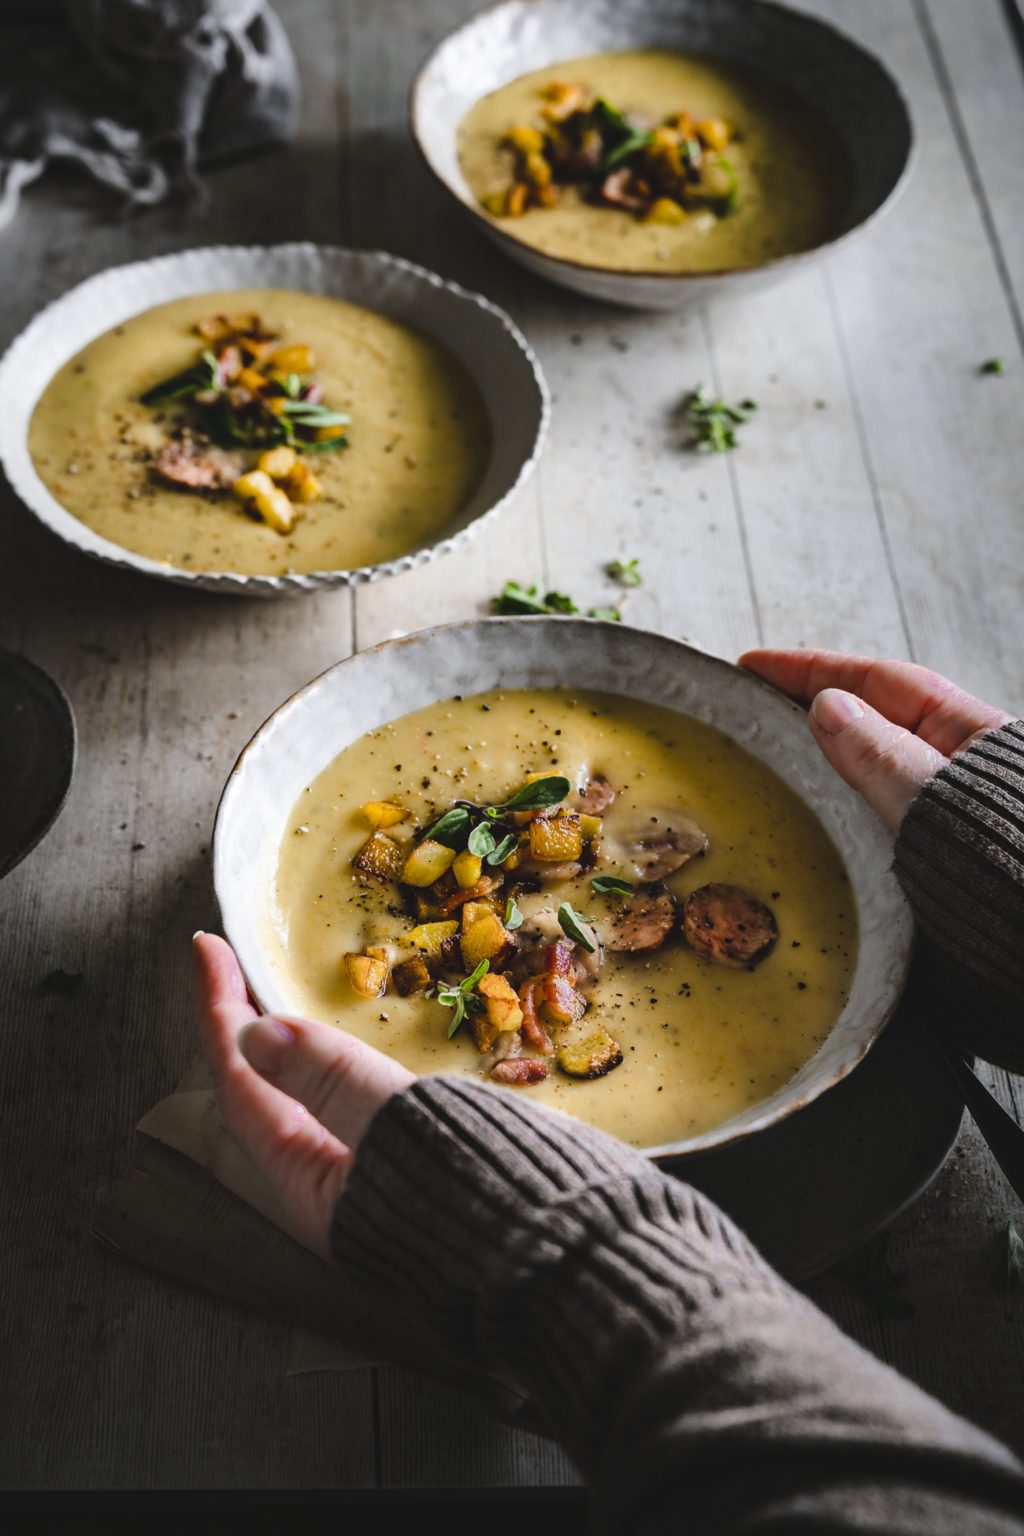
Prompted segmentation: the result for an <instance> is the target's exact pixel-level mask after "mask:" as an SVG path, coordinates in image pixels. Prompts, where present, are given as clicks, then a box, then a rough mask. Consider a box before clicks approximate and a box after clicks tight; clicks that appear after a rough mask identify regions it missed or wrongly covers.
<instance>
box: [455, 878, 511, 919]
mask: <svg viewBox="0 0 1024 1536" xmlns="http://www.w3.org/2000/svg"><path fill="white" fill-rule="evenodd" d="M500 884H501V877H500V876H499V877H498V878H497V879H495V878H494V877H492V876H491V875H484V876H483V877H482V878H481V879H480V880H478V881H477V883H476V885H471V886H470V887H469V888H468V890H462V889H461V888H457V889H456V890H454V891H452V893H451V895H449V896H445V897H444V899H443V900H442V901H441V904H440V905H441V911H442V912H443V913H445V915H446V916H447V915H448V913H450V912H454V911H456V909H457V908H458V907H461V906H462V904H463V903H464V902H467V901H479V900H480V899H481V897H483V896H490V894H491V892H492V891H496V890H497V889H498V886H499V885H500Z"/></svg>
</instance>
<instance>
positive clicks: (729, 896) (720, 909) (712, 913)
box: [683, 885, 779, 971]
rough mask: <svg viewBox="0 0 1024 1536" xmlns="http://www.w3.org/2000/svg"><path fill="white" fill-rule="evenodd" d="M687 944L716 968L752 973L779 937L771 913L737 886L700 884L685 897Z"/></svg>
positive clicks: (684, 930) (684, 924) (684, 931)
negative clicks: (724, 966)
mask: <svg viewBox="0 0 1024 1536" xmlns="http://www.w3.org/2000/svg"><path fill="white" fill-rule="evenodd" d="M683 933H684V934H685V936H686V941H687V943H688V944H689V945H690V946H691V947H692V948H693V949H695V950H696V951H697V953H698V954H699V955H703V956H704V957H705V959H707V960H713V961H714V962H715V964H716V965H727V966H730V967H731V968H732V969H733V970H734V971H743V970H747V971H752V970H753V969H754V966H755V965H757V963H758V961H760V960H763V959H764V957H765V955H766V954H767V953H768V951H769V950H770V949H771V947H772V945H773V944H774V943H775V940H776V939H777V938H778V936H779V929H778V924H777V923H776V921H775V916H774V913H773V912H772V911H771V909H770V908H769V907H766V906H765V904H764V902H763V901H758V899H757V897H756V896H751V894H750V892H749V891H745V890H744V889H743V887H742V886H740V885H702V886H701V887H700V889H699V890H697V891H693V892H692V893H691V894H690V895H689V896H687V898H686V902H685V905H684V906H683Z"/></svg>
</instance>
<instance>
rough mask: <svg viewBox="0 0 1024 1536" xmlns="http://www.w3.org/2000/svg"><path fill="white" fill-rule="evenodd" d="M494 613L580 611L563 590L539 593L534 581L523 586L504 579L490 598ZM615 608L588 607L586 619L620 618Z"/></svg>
mask: <svg viewBox="0 0 1024 1536" xmlns="http://www.w3.org/2000/svg"><path fill="white" fill-rule="evenodd" d="M491 609H492V610H493V612H494V613H505V614H509V613H515V614H520V613H580V612H582V610H581V608H580V607H579V605H578V604H577V603H576V602H574V601H573V599H572V598H571V597H569V596H568V594H567V593H565V592H545V593H543V594H542V593H541V591H540V588H539V587H538V586H537V584H536V582H534V584H533V586H531V587H524V586H523V585H522V583H521V582H518V581H506V583H505V585H504V587H503V588H502V590H501V591H500V592H499V593H498V595H497V597H492V598H491ZM621 617H622V615H621V614H620V613H619V611H618V609H617V608H590V609H588V611H587V618H588V619H616V620H617V619H621Z"/></svg>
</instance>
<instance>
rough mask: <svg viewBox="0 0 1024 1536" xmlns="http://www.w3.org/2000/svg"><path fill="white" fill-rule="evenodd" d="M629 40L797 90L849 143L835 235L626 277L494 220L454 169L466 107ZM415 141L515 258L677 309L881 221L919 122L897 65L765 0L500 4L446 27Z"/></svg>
mask: <svg viewBox="0 0 1024 1536" xmlns="http://www.w3.org/2000/svg"><path fill="white" fill-rule="evenodd" d="M627 48H662V49H666V50H669V51H673V50H674V51H676V52H686V53H702V54H710V55H714V56H717V57H719V58H723V59H726V60H728V61H729V62H730V63H732V64H739V65H745V66H746V67H748V68H750V69H752V70H756V71H757V72H759V73H760V74H763V75H766V76H768V77H769V78H772V79H775V80H777V81H779V82H780V83H782V84H783V85H786V86H788V87H789V88H790V89H791V90H795V91H796V92H797V93H798V94H799V95H800V96H801V97H803V99H804V100H805V101H806V102H808V103H809V104H810V106H812V107H813V108H815V110H816V111H817V112H819V113H820V114H821V116H823V117H824V118H825V120H826V121H827V122H828V123H830V124H831V126H832V128H833V129H834V130H835V131H836V133H837V134H838V135H839V138H840V140H841V141H842V142H843V143H844V144H845V146H846V149H847V151H848V153H849V155H850V159H851V161H852V163H853V166H854V171H855V186H854V192H853V196H852V198H851V202H850V207H849V210H848V212H847V217H846V221H845V224H844V227H843V229H842V231H841V232H840V234H839V235H838V236H837V237H836V238H834V239H832V240H830V241H827V242H826V243H824V244H823V245H820V246H816V247H815V248H814V249H813V250H810V251H800V252H796V253H795V254H793V255H790V256H780V257H776V258H774V259H772V260H770V261H765V262H762V263H760V265H758V266H754V267H745V268H742V269H730V270H728V271H721V272H693V273H686V272H683V273H680V272H671V273H666V272H657V271H645V272H622V271H617V270H613V269H611V268H606V267H598V266H590V265H585V264H584V263H582V262H578V261H571V260H568V259H566V258H563V257H557V256H549V255H547V254H545V253H544V252H542V251H538V250H534V249H533V248H532V247H530V246H528V245H525V244H524V243H523V242H522V241H521V240H517V239H516V237H515V233H514V230H513V225H514V222H515V221H514V220H512V221H509V220H505V221H504V222H503V221H500V220H496V219H492V218H491V217H490V216H489V215H488V214H487V213H485V212H484V210H483V209H482V208H481V207H480V206H479V204H478V203H477V201H476V199H475V198H474V197H473V194H472V193H471V192H470V190H469V187H468V186H467V184H466V180H465V177H464V176H463V174H462V171H461V170H460V168H459V162H458V155H457V151H456V133H457V130H458V126H459V124H460V122H461V121H462V119H463V118H464V117H465V115H466V113H467V112H468V111H469V109H470V107H472V106H473V105H474V103H475V102H477V101H479V100H480V98H481V96H487V95H489V94H490V93H491V92H492V91H496V90H497V89H498V88H499V86H502V85H507V84H508V83H509V81H511V80H515V79H518V77H519V76H520V75H524V74H527V73H529V72H530V71H531V70H534V69H543V68H544V67H545V66H547V65H549V64H556V63H558V62H559V61H560V60H563V59H573V58H580V57H583V56H585V55H587V54H592V53H610V52H614V51H616V50H621V49H627ZM410 118H411V125H412V132H413V137H414V138H415V140H416V142H417V144H418V145H419V147H420V149H421V151H422V153H423V156H424V158H425V160H426V162H427V165H428V166H429V168H430V170H431V171H433V173H434V175H435V176H436V177H437V179H438V181H439V182H440V183H441V185H442V186H443V187H444V188H445V190H446V191H448V192H449V193H451V195H452V196H453V197H454V198H455V199H456V201H457V202H458V203H459V205H460V207H461V208H463V209H464V211H465V212H466V213H468V214H469V215H470V216H471V217H472V218H473V219H474V220H475V221H476V223H477V224H478V225H479V226H480V228H482V229H483V230H484V231H485V232H486V234H487V235H489V236H490V238H491V239H492V240H494V241H496V242H497V243H498V245H500V246H501V249H502V250H503V251H504V252H505V254H506V255H507V256H511V257H512V258H513V259H514V260H515V261H518V262H521V263H522V265H523V266H525V267H529V268H530V270H531V271H533V272H537V273H539V274H540V276H541V277H547V278H550V279H551V280H552V281H553V282H556V283H561V284H562V285H563V286H564V287H566V288H572V289H575V290H577V291H578V292H580V293H585V294H588V295H589V296H590V297H591V298H595V299H604V300H606V301H607V302H609V303H611V304H628V305H632V306H633V307H635V308H639V309H678V308H681V307H682V306H683V305H685V304H688V303H690V302H692V301H694V300H703V299H706V298H707V297H708V296H709V295H710V294H712V293H718V292H722V293H740V292H743V291H745V290H746V289H749V288H751V287H755V286H763V285H764V284H766V283H768V282H774V281H776V280H777V279H779V278H781V277H785V276H786V275H788V274H789V273H792V272H797V271H800V270H801V269H802V268H803V267H804V266H805V265H806V264H807V263H808V262H809V261H812V260H814V259H815V258H817V257H819V256H821V255H822V254H823V253H824V252H826V251H831V250H834V249H835V247H836V246H837V245H839V244H841V243H842V242H844V241H846V240H848V239H850V238H851V236H852V235H854V234H855V233H858V232H860V231H861V230H863V229H865V228H866V227H867V226H868V225H869V224H871V223H873V222H874V220H875V219H876V218H877V217H878V215H879V214H880V213H881V212H882V210H883V209H884V208H886V207H887V206H889V205H890V204H891V203H892V201H893V199H894V198H895V196H896V194H897V192H898V191H899V190H900V189H901V187H902V186H903V184H904V182H905V180H906V177H907V174H908V171H909V167H910V160H911V151H912V147H913V128H912V125H911V120H910V112H909V109H908V107H907V104H906V101H905V100H904V97H903V95H902V93H901V92H900V89H899V87H898V86H897V84H896V82H895V81H894V80H893V78H892V76H891V75H890V74H889V72H888V70H886V69H885V67H884V66H883V65H882V64H881V63H880V62H879V60H878V59H876V58H874V57H873V55H871V54H870V53H867V52H866V51H865V50H864V49H863V48H861V47H860V46H859V44H857V43H855V42H853V41H852V40H851V39H850V38H848V37H846V36H845V35H844V34H843V33H842V32H839V31H837V30H836V29H835V28H834V27H831V26H829V25H828V24H827V23H826V22H822V21H818V20H817V19H816V18H815V17H813V16H808V15H806V14H805V13H803V12H801V11H793V10H790V9H789V8H788V7H786V6H784V5H777V4H773V3H770V0H586V3H585V4H581V3H580V0H505V3H504V4H500V5H495V6H493V7H491V8H490V9H489V10H486V11H483V12H482V13H481V14H480V15H478V16H474V17H472V18H471V19H470V20H469V21H467V22H466V23H464V25H462V26H461V27H458V28H457V29H456V30H455V31H454V32H451V33H450V34H449V35H448V36H447V37H446V38H444V39H443V41H442V42H441V43H440V44H439V45H438V46H437V48H435V49H434V51H433V53H431V55H430V56H429V58H428V59H427V60H426V62H425V64H424V65H423V66H422V68H421V69H420V71H419V74H418V75H417V77H416V79H415V81H414V83H413V87H412V95H411V98H410Z"/></svg>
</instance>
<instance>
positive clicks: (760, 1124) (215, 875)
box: [210, 614, 916, 1164]
mask: <svg viewBox="0 0 1024 1536" xmlns="http://www.w3.org/2000/svg"><path fill="white" fill-rule="evenodd" d="M607 622H608V621H607V620H603V619H591V618H586V617H584V616H582V615H579V616H577V615H568V614H565V615H563V614H516V615H502V616H497V615H490V616H485V617H480V618H471V619H460V620H454V621H452V622H449V623H446V624H435V625H430V626H428V627H427V628H425V629H419V630H413V631H410V632H409V633H407V634H401V635H393V636H391V637H390V638H388V639H386V640H381V641H379V642H378V643H377V644H376V645H373V646H368V647H367V648H366V649H365V650H361V651H353V652H352V653H351V655H349V656H345V657H343V658H342V660H340V661H335V662H332V663H331V665H330V666H327V667H325V668H324V669H323V671H322V672H318V673H317V675H316V676H315V677H312V678H310V679H309V681H308V682H306V683H303V684H302V686H301V687H299V688H297V689H295V691H294V692H293V693H291V694H289V695H288V697H287V698H285V699H283V700H282V701H281V703H280V704H278V705H277V706H276V708H274V709H273V710H272V711H271V713H270V714H269V715H268V716H267V717H266V719H265V720H264V721H263V722H262V724H261V725H260V726H258V727H257V729H256V730H255V731H254V732H253V734H252V736H251V737H250V738H249V740H248V741H247V742H246V744H245V746H244V747H243V748H242V750H241V751H240V752H239V754H238V756H237V758H236V759H235V762H234V764H233V766H232V768H231V770H230V772H229V774H228V776H227V779H226V780H225V782H224V787H223V789H222V790H221V793H220V796H219V798H218V801H217V808H216V811H215V813H214V822H213V832H212V836H211V840H210V853H211V865H212V881H211V883H212V886H213V896H214V902H215V905H216V908H217V915H218V918H219V921H220V925H221V931H222V932H223V933H224V936H225V938H226V939H227V941H228V943H229V944H231V945H232V948H235V946H234V943H233V940H232V936H231V931H230V930H231V928H232V926H233V924H232V921H231V911H232V908H233V907H234V906H235V900H234V898H232V897H228V898H225V897H224V894H223V891H224V886H225V883H226V882H225V880H224V875H223V871H224V852H223V849H224V838H225V836H226V835H227V834H226V832H225V817H226V814H227V813H228V812H230V810H231V805H232V801H233V800H234V798H235V796H236V795H237V794H239V793H241V789H240V786H241V784H242V782H243V780H242V774H243V773H244V772H245V770H246V768H247V765H248V759H249V757H250V756H251V755H253V754H254V753H255V751H256V750H257V748H258V747H259V746H260V745H261V744H262V742H263V741H264V739H265V738H266V737H267V735H268V734H269V733H270V732H271V731H276V729H277V727H278V722H279V721H280V720H281V719H282V718H283V717H284V716H285V715H286V714H287V713H289V712H290V711H291V710H293V709H294V708H296V707H297V706H298V704H299V703H300V701H301V700H303V699H304V698H305V697H306V696H307V695H308V694H310V693H312V691H313V690H314V689H316V688H318V687H319V686H320V685H321V684H322V683H323V682H324V680H325V679H326V678H327V677H328V676H330V675H332V674H333V673H335V672H337V671H339V669H341V668H343V667H345V666H347V665H348V664H349V663H350V662H354V661H357V660H361V659H362V658H364V657H368V656H375V655H380V654H381V653H383V652H386V651H391V650H394V651H397V652H399V653H400V652H401V648H402V647H403V646H405V645H408V644H409V643H410V642H413V641H422V640H425V639H427V638H428V637H432V636H434V635H440V634H452V635H454V634H456V633H458V632H459V631H466V630H468V631H473V630H475V629H478V628H479V627H480V626H483V625H486V626H487V627H489V628H490V627H497V626H501V627H505V628H507V629H508V630H509V631H510V634H511V633H514V631H515V629H516V628H518V627H519V626H520V625H523V624H532V625H538V624H541V625H575V626H578V627H587V628H596V627H598V626H600V627H602V628H603V627H605V626H606V625H607ZM615 629H616V632H617V633H619V634H624V635H625V634H628V635H633V636H636V637H638V639H639V640H642V641H643V642H645V643H647V644H649V643H651V642H652V641H655V642H657V643H659V644H663V645H665V646H668V647H671V648H673V649H675V650H677V651H679V652H681V653H693V654H695V655H697V656H699V657H701V659H702V662H706V663H710V664H711V665H712V667H713V669H714V670H716V671H720V672H722V673H736V672H741V673H742V674H743V676H744V677H745V678H746V679H747V680H748V682H749V683H750V685H751V686H752V687H754V688H756V689H758V690H759V691H760V692H762V694H766V695H770V697H771V698H772V700H773V707H777V706H778V705H780V704H781V705H782V706H783V707H786V708H788V709H789V711H790V713H791V714H793V715H794V716H801V717H802V716H804V715H805V713H806V712H805V711H804V710H803V709H802V708H801V707H800V705H798V704H797V703H795V702H794V701H793V700H792V699H790V698H788V696H787V695H786V694H784V693H782V692H781V691H780V690H779V689H777V688H774V687H773V686H772V685H771V684H770V683H766V682H765V681H764V680H763V679H762V678H759V677H757V676H755V674H754V673H750V672H746V671H745V670H744V669H743V668H740V667H738V666H737V665H736V664H735V663H734V662H731V661H727V660H726V659H725V658H724V657H722V656H717V655H715V653H714V652H712V651H708V650H705V649H704V648H703V647H702V646H699V645H694V644H692V642H689V641H683V640H677V639H675V638H674V637H673V636H671V635H663V634H659V633H657V632H656V631H654V630H645V629H638V628H637V627H636V626H634V625H626V624H618V623H617V624H616V625H615ZM610 691H611V692H615V691H616V690H615V689H614V688H613V689H611V690H610ZM395 718H401V717H400V716H396V717H395ZM718 729H721V727H718ZM724 734H728V732H724ZM341 750H344V749H341ZM772 771H773V772H774V771H776V770H774V769H773V770H772ZM780 777H781V775H780ZM784 782H787V781H785V780H784ZM787 787H789V788H790V789H792V791H793V793H794V794H796V795H797V796H798V797H799V798H800V799H801V801H802V802H803V803H804V804H805V805H807V806H808V807H809V809H810V810H811V811H812V812H813V813H814V814H815V816H817V810H816V807H815V806H814V805H813V804H812V803H811V802H810V801H809V800H807V799H806V797H805V796H804V795H803V793H802V792H801V791H800V790H799V789H797V788H796V787H795V786H794V785H792V784H787ZM863 810H864V812H865V813H866V814H867V815H869V816H870V815H871V812H870V811H869V809H868V807H867V805H866V804H863ZM823 830H824V829H823ZM825 835H826V837H828V836H829V833H828V832H827V830H826V831H825ZM830 841H831V838H830ZM840 856H842V855H840ZM844 862H845V861H844ZM900 895H901V898H902V903H903V911H904V912H905V914H906V920H907V929H908V931H907V935H906V939H905V942H904V944H903V948H902V951H901V952H900V954H899V964H898V970H897V973H896V977H895V980H894V983H893V985H892V988H891V996H890V998H889V1001H888V1003H887V1004H886V1006H885V1007H884V1009H883V1010H882V1012H881V1016H880V1017H879V1018H877V1019H876V1021H875V1022H874V1024H873V1025H872V1027H871V1029H870V1030H869V1031H868V1033H867V1034H866V1035H865V1037H864V1039H863V1040H862V1041H861V1042H860V1044H859V1047H858V1049H857V1050H856V1052H855V1053H853V1052H851V1054H850V1056H849V1058H848V1059H846V1060H844V1061H843V1062H841V1063H840V1064H839V1065H838V1066H837V1067H836V1068H834V1069H833V1071H832V1072H831V1074H830V1076H829V1077H828V1078H827V1080H823V1081H821V1082H820V1083H818V1084H811V1085H809V1086H808V1087H807V1088H806V1089H805V1090H804V1091H803V1092H802V1093H800V1094H798V1095H796V1096H794V1097H793V1099H792V1100H791V1101H790V1102H788V1103H786V1104H784V1105H782V1106H779V1107H778V1108H776V1109H774V1110H772V1111H771V1112H770V1113H769V1114H762V1115H761V1116H760V1117H759V1118H758V1119H757V1120H756V1121H755V1122H754V1123H753V1124H750V1125H747V1126H745V1127H742V1128H739V1129H732V1130H730V1125H732V1124H733V1122H734V1120H735V1119H736V1118H737V1117H735V1116H734V1117H732V1118H731V1119H730V1120H728V1121H725V1122H723V1123H722V1125H720V1126H716V1127H713V1128H712V1129H711V1130H710V1131H708V1132H705V1133H703V1134H702V1135H701V1136H700V1137H689V1138H680V1139H678V1140H676V1141H673V1142H663V1143H661V1144H660V1145H658V1146H652V1147H638V1148H636V1150H637V1151H638V1152H640V1153H641V1154H642V1155H643V1156H644V1157H646V1158H648V1159H650V1160H651V1161H652V1162H658V1163H666V1164H669V1163H675V1162H679V1161H683V1160H685V1159H686V1158H687V1157H691V1156H692V1157H698V1156H702V1155H704V1154H706V1153H710V1152H714V1151H717V1150H718V1149H719V1148H721V1147H725V1146H728V1145H731V1144H733V1143H736V1142H740V1141H743V1140H745V1139H747V1138H748V1137H751V1136H755V1135H757V1134H758V1133H759V1132H760V1131H765V1130H769V1129H771V1128H772V1127H774V1126H777V1125H780V1124H781V1123H782V1122H783V1121H784V1120H788V1119H789V1117H790V1116H791V1115H793V1114H795V1113H796V1112H797V1111H798V1110H800V1109H803V1108H804V1107H805V1106H806V1105H808V1104H811V1103H813V1102H814V1101H815V1100H816V1099H819V1098H821V1097H822V1095H823V1094H825V1093H827V1092H828V1091H829V1090H830V1089H831V1088H833V1087H835V1086H836V1084H837V1083H840V1082H843V1081H844V1080H845V1079H846V1078H847V1077H849V1075H850V1073H851V1072H853V1071H854V1069H855V1068H856V1067H858V1066H859V1065H860V1063H861V1062H862V1061H863V1060H864V1058H865V1057H866V1056H867V1054H868V1052H869V1051H870V1049H871V1047H872V1046H873V1045H874V1044H875V1042H876V1041H877V1040H878V1038H879V1037H880V1036H881V1034H882V1032H883V1030H884V1029H885V1028H886V1026H887V1025H888V1024H889V1022H890V1020H891V1019H892V1018H893V1016H894V1015H895V1013H896V1011H897V1009H898V1007H899V1005H900V1001H901V999H902V997H903V993H904V991H905V989H906V984H907V978H908V975H909V972H910V965H911V961H912V958H913V954H914V949H915V943H916V930H915V925H914V923H913V919H912V914H911V912H910V907H909V903H908V902H907V901H906V898H905V897H903V896H902V892H901V893H900ZM243 947H244V946H243ZM236 954H238V951H237V950H236ZM238 960H239V965H240V966H241V967H242V971H243V974H244V973H245V964H244V962H243V960H242V957H241V955H240V954H239V955H238ZM246 984H247V986H249V988H250V992H251V994H252V996H253V998H254V999H255V1001H256V1002H257V1004H258V1006H259V1007H260V1008H261V1009H263V1008H264V1004H263V1002H262V1000H261V998H260V997H259V994H258V992H256V991H255V990H254V989H252V987H251V984H250V982H249V978H248V976H246ZM264 1011H266V1010H265V1009H264ZM833 1027H834V1026H833ZM829 1033H831V1031H830V1032H829ZM827 1038H828V1036H826V1039H827ZM823 1043H824V1042H823ZM819 1049H820V1047H819ZM815 1054H817V1052H815ZM809 1060H813V1056H812V1057H811V1058H809ZM794 1075H795V1074H794ZM790 1081H792V1079H790ZM785 1086H786V1085H785V1084H784V1085H783V1088H782V1089H779V1090H776V1092H781V1091H783V1090H784V1088H785ZM771 1097H773V1096H772V1095H769V1099H768V1100H765V1101H762V1102H769V1101H770V1099H771ZM756 1107H757V1106H751V1108H756Z"/></svg>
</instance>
